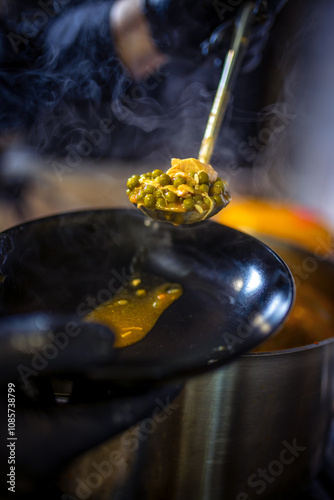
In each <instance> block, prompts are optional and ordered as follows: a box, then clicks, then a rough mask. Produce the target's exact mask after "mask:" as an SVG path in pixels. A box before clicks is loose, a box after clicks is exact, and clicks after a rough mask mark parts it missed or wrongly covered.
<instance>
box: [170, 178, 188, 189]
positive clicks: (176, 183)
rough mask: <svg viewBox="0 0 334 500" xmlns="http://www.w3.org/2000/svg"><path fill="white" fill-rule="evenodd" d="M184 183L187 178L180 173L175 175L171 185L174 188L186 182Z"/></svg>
mask: <svg viewBox="0 0 334 500" xmlns="http://www.w3.org/2000/svg"><path fill="white" fill-rule="evenodd" d="M186 183H187V180H186V179H185V177H182V175H179V176H178V177H175V179H174V180H173V186H174V187H176V188H178V187H179V186H181V184H186Z"/></svg>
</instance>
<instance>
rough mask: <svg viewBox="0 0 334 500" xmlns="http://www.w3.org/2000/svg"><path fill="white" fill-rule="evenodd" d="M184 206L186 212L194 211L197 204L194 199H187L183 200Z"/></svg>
mask: <svg viewBox="0 0 334 500" xmlns="http://www.w3.org/2000/svg"><path fill="white" fill-rule="evenodd" d="M183 206H184V208H185V209H186V210H193V208H194V206H195V202H194V200H193V199H192V198H186V199H185V200H183Z"/></svg>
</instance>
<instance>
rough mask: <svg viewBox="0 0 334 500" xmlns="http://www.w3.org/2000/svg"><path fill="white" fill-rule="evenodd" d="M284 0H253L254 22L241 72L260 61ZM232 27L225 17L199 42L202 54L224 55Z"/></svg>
mask: <svg viewBox="0 0 334 500" xmlns="http://www.w3.org/2000/svg"><path fill="white" fill-rule="evenodd" d="M286 2H287V0H268V1H265V0H257V1H256V2H255V8H254V22H253V24H252V26H251V30H250V40H249V46H248V48H247V52H246V54H245V58H244V61H243V66H242V72H243V73H248V72H250V71H252V70H253V69H254V68H256V67H257V66H258V64H259V63H260V61H261V57H262V53H263V50H264V48H265V46H266V43H267V41H268V37H269V32H270V29H271V27H272V25H273V23H274V21H275V18H276V16H277V14H278V13H279V12H280V10H281V9H282V8H283V6H284V5H285V4H286ZM236 10H237V9H236ZM233 29H234V25H233V19H232V18H227V19H226V20H225V21H224V22H223V23H222V24H220V25H219V26H218V27H217V28H216V29H215V30H214V31H213V33H212V34H211V36H210V37H209V38H208V39H207V40H205V41H204V42H203V43H202V44H201V50H202V54H203V56H205V57H207V56H210V55H211V56H216V57H222V56H224V54H226V52H227V50H228V49H229V46H230V43H231V39H232V33H233Z"/></svg>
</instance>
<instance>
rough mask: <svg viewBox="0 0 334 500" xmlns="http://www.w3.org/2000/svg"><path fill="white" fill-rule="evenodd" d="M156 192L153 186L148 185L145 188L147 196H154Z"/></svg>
mask: <svg viewBox="0 0 334 500" xmlns="http://www.w3.org/2000/svg"><path fill="white" fill-rule="evenodd" d="M154 191H155V187H154V186H152V185H151V184H148V185H147V186H145V187H144V193H145V194H153V193H154Z"/></svg>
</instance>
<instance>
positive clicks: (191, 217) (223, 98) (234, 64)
mask: <svg viewBox="0 0 334 500" xmlns="http://www.w3.org/2000/svg"><path fill="white" fill-rule="evenodd" d="M253 19H254V2H247V3H246V4H245V5H244V7H243V8H242V10H241V13H240V15H239V16H238V17H237V19H236V21H235V27H234V35H233V39H232V43H231V48H230V50H229V51H228V52H227V54H226V57H225V61H224V65H223V69H222V74H221V78H220V81H219V85H218V88H217V92H216V95H215V99H214V102H213V105H212V108H211V111H210V115H209V119H208V122H207V125H206V129H205V132H204V136H203V140H202V143H201V147H200V150H199V154H198V159H199V160H200V161H201V162H203V163H210V160H211V156H212V152H213V149H214V147H215V144H216V141H217V137H218V133H219V130H220V127H221V124H222V122H223V118H224V116H225V113H226V110H227V106H228V103H229V100H230V96H231V92H232V88H233V86H234V83H235V79H236V76H237V74H238V72H239V70H240V67H241V63H242V60H243V57H244V54H245V52H246V49H247V47H248V44H249V28H250V25H251V23H252V21H253ZM228 203H229V198H228V199H226V202H225V203H222V204H221V205H217V206H216V207H214V208H213V210H212V211H211V212H210V213H209V214H207V213H206V212H203V213H202V214H201V213H199V212H197V211H196V210H190V211H188V212H185V213H182V215H183V219H184V221H183V224H191V223H193V222H200V221H201V220H203V219H207V218H209V217H212V216H213V215H216V214H217V213H218V212H220V210H222V209H223V208H225V207H226V205H227V204H228ZM140 209H141V210H142V211H143V212H144V213H145V214H146V215H148V216H149V217H151V218H152V219H154V220H158V221H162V222H163V221H166V215H170V216H172V215H173V214H175V212H169V211H168V210H158V209H156V208H147V207H145V206H144V205H142V206H141V207H140Z"/></svg>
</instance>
